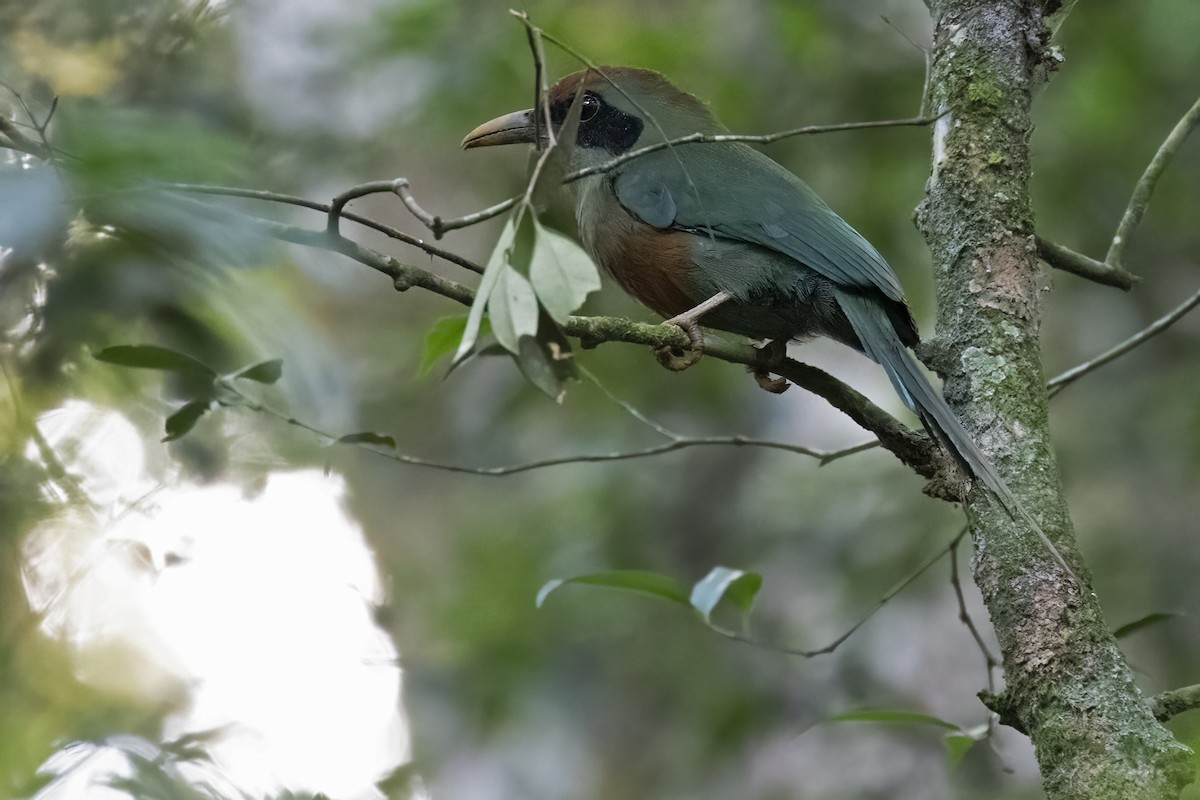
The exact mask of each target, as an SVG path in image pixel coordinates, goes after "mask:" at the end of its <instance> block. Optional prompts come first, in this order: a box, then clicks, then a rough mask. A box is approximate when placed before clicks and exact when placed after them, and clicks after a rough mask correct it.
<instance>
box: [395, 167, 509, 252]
mask: <svg viewBox="0 0 1200 800" xmlns="http://www.w3.org/2000/svg"><path fill="white" fill-rule="evenodd" d="M401 180H404V179H401ZM396 193H397V194H398V195H400V199H401V200H402V201H404V206H405V208H407V209H408V210H409V211H411V212H412V215H413V216H414V217H416V218H417V219H418V220H420V221H421V224H423V225H424V226H425V227H427V228H429V230H430V231H432V232H433V238H435V239H441V238H442V236H443V235H445V233H446V232H447V231H453V230H458V229H459V228H466V227H468V226H470V225H475V224H477V223H480V222H484V221H485V220H489V219H491V218H493V217H498V216H500V215H501V214H503V213H504V212H505V211H508V210H509V209H510V208H512V207H513V206H515V205H516V204H517V203H519V202H520V201H521V197H522V195H519V194H518V195H513V196H512V197H510V198H508V199H507V200H501V201H500V202H499V203H496V205H494V206H488V207H487V208H485V209H482V210H480V211H476V212H474V213H471V214H464V215H463V216H461V217H455V218H453V219H442V218H441V217H438V216H435V215H433V214H430V213H429V212H428V211H426V210H425V209H424V208H422V207H421V206H420V204H419V203H417V199H416V198H415V197H414V196H413V193H412V189H411V187H410V186H409V183H408V181H407V180H405V181H404V183H403V184H400V185H398V186H397V189H396Z"/></svg>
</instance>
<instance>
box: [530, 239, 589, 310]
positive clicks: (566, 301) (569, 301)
mask: <svg viewBox="0 0 1200 800" xmlns="http://www.w3.org/2000/svg"><path fill="white" fill-rule="evenodd" d="M534 227H535V229H536V232H537V235H536V237H535V239H534V245H533V257H532V261H531V262H530V265H529V280H530V282H531V283H532V284H533V290H534V291H535V292H536V293H537V296H538V299H539V300H540V301H541V302H542V305H543V306H544V307H545V308H546V311H548V312H549V313H550V316H551V317H553V318H554V321H555V322H557V323H559V324H560V325H562V324H564V323H565V322H566V321H567V318H568V317H569V316H571V314H573V313H574V312H575V310H576V309H578V308H579V307H580V306H581V305H583V301H584V300H586V299H587V296H588V295H589V294H591V293H592V292H594V291H597V290H598V289H599V288H600V274H599V273H598V272H597V271H596V265H595V264H593V263H592V260H591V259H590V258H589V257H588V254H587V253H585V252H584V251H583V248H581V247H580V246H579V245H577V244H575V242H573V241H571V240H570V239H569V238H567V237H566V236H563V235H562V234H561V233H559V232H558V231H555V230H552V229H550V228H545V227H542V224H541V223H539V222H538V221H537V220H536V219H535V220H534Z"/></svg>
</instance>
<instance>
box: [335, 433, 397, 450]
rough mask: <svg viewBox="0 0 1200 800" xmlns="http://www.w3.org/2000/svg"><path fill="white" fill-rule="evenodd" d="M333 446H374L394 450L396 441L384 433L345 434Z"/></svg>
mask: <svg viewBox="0 0 1200 800" xmlns="http://www.w3.org/2000/svg"><path fill="white" fill-rule="evenodd" d="M334 444H376V445H380V446H382V447H387V448H389V449H392V450H395V449H396V440H395V439H393V438H392V437H391V436H388V435H387V434H386V433H372V432H371V431H361V432H360V433H347V434H346V435H345V436H342V437H339V438H338V440H337V441H335V442H334Z"/></svg>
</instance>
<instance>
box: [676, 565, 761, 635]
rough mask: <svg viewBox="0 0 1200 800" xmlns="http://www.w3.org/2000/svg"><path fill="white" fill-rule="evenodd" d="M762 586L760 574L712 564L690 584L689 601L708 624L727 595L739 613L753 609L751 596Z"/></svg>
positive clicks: (752, 597) (745, 612)
mask: <svg viewBox="0 0 1200 800" xmlns="http://www.w3.org/2000/svg"><path fill="white" fill-rule="evenodd" d="M761 588H762V576H761V575H759V574H758V573H757V572H743V571H742V570H740V569H730V568H729V567H713V569H712V571H710V572H709V573H708V574H707V575H705V576H704V578H703V579H701V580H700V581H698V582H697V583H696V585H695V586H693V587H692V594H691V598H690V599H689V602H690V604H691V605H692V607H693V608H695V609H696V610H697V611H699V612H700V616H701V617H702V618H703V619H704V622H705V624H707V625H711V624H712V612H713V610H714V609H715V608H716V607H717V604H719V603H720V602H721V600H722V599H723V598H728V599H729V601H730V602H731V603H733V604H734V605H735V606H737V608H738V609H739V610H740V611H741V612H742V613H743V614H749V613H750V611H751V610H752V609H753V608H754V596H755V595H756V594H758V590H759V589H761Z"/></svg>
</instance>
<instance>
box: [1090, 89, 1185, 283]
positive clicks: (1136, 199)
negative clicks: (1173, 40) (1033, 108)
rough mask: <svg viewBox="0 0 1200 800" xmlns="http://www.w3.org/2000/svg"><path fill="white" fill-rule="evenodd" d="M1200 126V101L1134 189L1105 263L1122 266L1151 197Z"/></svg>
mask: <svg viewBox="0 0 1200 800" xmlns="http://www.w3.org/2000/svg"><path fill="white" fill-rule="evenodd" d="M1197 125H1200V99H1198V100H1196V102H1195V104H1194V105H1193V106H1192V107H1191V108H1190V109H1188V112H1187V113H1186V114H1184V115H1183V118H1182V119H1180V120H1179V122H1178V123H1176V125H1175V127H1174V128H1172V129H1171V133H1170V134H1168V135H1167V138H1166V139H1165V140H1164V141H1163V143H1162V145H1161V146H1160V147H1159V148H1158V152H1157V153H1155V154H1154V158H1152V159H1150V163H1149V164H1148V165H1147V166H1146V171H1145V172H1143V173H1142V177H1141V178H1140V179H1139V180H1138V182H1137V185H1136V186H1134V187H1133V196H1132V197H1130V198H1129V206H1128V207H1127V208H1126V209H1125V214H1124V216H1122V217H1121V222H1120V224H1118V225H1117V232H1116V234H1114V235H1113V240H1112V244H1111V245H1110V246H1109V248H1108V255H1106V256H1105V257H1104V261H1105V263H1107V264H1112V265H1114V266H1116V267H1120V266H1121V264H1122V262H1123V261H1124V259H1125V251H1126V250H1127V249H1128V248H1129V240H1130V239H1132V238H1133V232H1134V231H1135V230H1136V229H1137V226H1138V224H1139V223H1140V222H1141V221H1142V215H1144V214H1145V213H1146V207H1147V206H1149V205H1150V195H1151V194H1153V192H1154V186H1155V184H1157V183H1158V179H1159V177H1160V176H1161V175H1162V173H1163V170H1165V169H1166V168H1167V165H1168V164H1170V163H1171V159H1172V158H1174V157H1175V153H1176V152H1177V151H1178V150H1179V148H1180V146H1181V145H1182V144H1183V141H1184V139H1186V138H1187V136H1188V134H1189V133H1191V132H1192V129H1193V128H1195V127H1196V126H1197Z"/></svg>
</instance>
